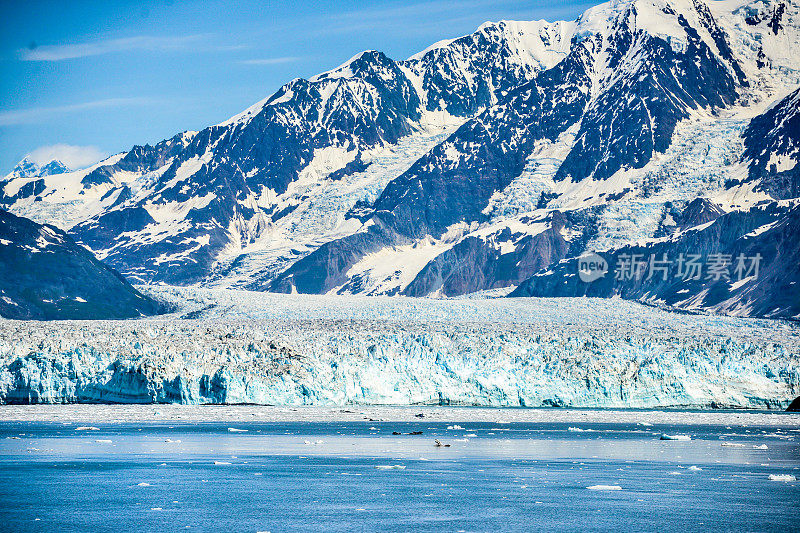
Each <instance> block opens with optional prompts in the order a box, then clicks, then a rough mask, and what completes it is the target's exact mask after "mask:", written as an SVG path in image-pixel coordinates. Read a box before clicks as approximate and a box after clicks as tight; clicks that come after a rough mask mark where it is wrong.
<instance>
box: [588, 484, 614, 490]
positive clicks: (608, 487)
mask: <svg viewBox="0 0 800 533" xmlns="http://www.w3.org/2000/svg"><path fill="white" fill-rule="evenodd" d="M586 488H587V489H589V490H622V487H620V486H619V485H592V486H590V487H586Z"/></svg>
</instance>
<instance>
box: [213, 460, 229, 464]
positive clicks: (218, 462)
mask: <svg viewBox="0 0 800 533" xmlns="http://www.w3.org/2000/svg"><path fill="white" fill-rule="evenodd" d="M214 464H215V465H229V464H231V463H229V462H228V461H214Z"/></svg>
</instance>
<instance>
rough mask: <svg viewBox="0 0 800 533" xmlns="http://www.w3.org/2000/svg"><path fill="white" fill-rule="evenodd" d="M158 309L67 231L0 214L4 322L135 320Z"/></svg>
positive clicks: (0, 292)
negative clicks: (9, 319)
mask: <svg viewBox="0 0 800 533" xmlns="http://www.w3.org/2000/svg"><path fill="white" fill-rule="evenodd" d="M159 307H160V304H158V303H157V302H155V301H154V300H153V299H152V298H150V297H147V296H144V295H143V294H141V293H140V292H139V291H137V290H136V289H134V288H133V287H131V285H130V283H128V282H127V281H126V280H125V278H123V277H122V276H121V275H120V274H119V273H118V272H116V271H115V270H113V269H111V268H109V267H108V266H106V265H104V264H103V263H101V262H100V261H98V260H97V259H95V258H94V257H93V256H92V254H91V253H90V252H89V251H87V250H86V249H84V248H83V247H81V246H79V245H78V244H76V243H75V241H73V240H72V238H71V237H70V236H69V235H67V234H66V233H64V232H63V231H61V230H59V229H58V228H56V227H54V226H49V225H42V224H37V223H35V222H33V221H31V220H28V219H25V218H21V217H17V216H15V215H12V214H11V213H9V212H7V211H3V210H0V317H3V318H13V319H20V320H31V319H33V320H52V319H109V318H131V317H140V316H143V315H152V314H155V313H157V312H158V311H159Z"/></svg>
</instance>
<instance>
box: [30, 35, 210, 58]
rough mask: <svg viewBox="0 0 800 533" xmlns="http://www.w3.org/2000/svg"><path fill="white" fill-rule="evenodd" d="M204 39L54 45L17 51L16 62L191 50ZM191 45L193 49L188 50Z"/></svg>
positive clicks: (149, 38)
mask: <svg viewBox="0 0 800 533" xmlns="http://www.w3.org/2000/svg"><path fill="white" fill-rule="evenodd" d="M205 37H206V36H205V35H186V36H179V37H153V36H147V35H140V36H137V37H127V38H124V39H110V40H106V41H95V42H89V43H77V44H57V45H47V46H38V47H36V48H33V49H22V50H19V58H20V59H22V60H23V61H63V60H65V59H76V58H80V57H89V56H97V55H102V54H110V53H114V52H126V51H130V50H150V51H153V50H159V51H164V50H184V49H188V48H191V49H194V48H195V46H196V45H197V43H198V41H200V40H202V39H204V38H205ZM190 45H195V46H191V47H190Z"/></svg>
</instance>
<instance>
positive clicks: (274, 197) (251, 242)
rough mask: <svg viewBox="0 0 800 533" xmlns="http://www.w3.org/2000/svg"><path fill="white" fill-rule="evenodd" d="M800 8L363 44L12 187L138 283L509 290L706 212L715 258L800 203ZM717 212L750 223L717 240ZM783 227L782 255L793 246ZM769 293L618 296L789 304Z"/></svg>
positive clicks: (694, 12)
mask: <svg viewBox="0 0 800 533" xmlns="http://www.w3.org/2000/svg"><path fill="white" fill-rule="evenodd" d="M798 17H800V2H798V1H797V0H756V1H752V2H750V1H747V0H741V1H740V0H725V1H722V2H716V1H715V2H707V3H706V2H703V1H702V0H648V1H645V0H612V1H611V2H608V3H605V4H601V5H599V6H596V7H594V8H591V9H589V10H588V11H587V12H586V13H584V14H583V15H582V16H581V17H579V18H578V19H577V20H575V21H571V22H554V23H550V22H545V21H537V22H508V21H503V22H498V23H487V24H485V25H483V26H481V28H479V29H478V30H477V31H476V32H475V33H474V34H471V35H468V36H464V37H461V38H458V39H454V40H448V41H442V42H439V43H436V44H435V45H433V46H432V47H430V48H429V49H427V50H425V51H423V52H421V53H419V54H416V55H415V56H412V57H411V58H409V59H407V60H404V61H395V60H392V59H390V58H388V57H386V56H385V55H384V54H382V53H380V52H377V51H368V52H364V53H362V54H359V55H358V56H356V57H354V58H353V59H351V60H349V61H347V62H346V63H344V64H343V65H342V66H340V67H338V68H336V69H333V70H331V71H329V72H326V73H323V74H320V75H318V76H314V77H312V78H310V79H308V80H305V79H297V80H293V81H291V82H289V83H287V84H286V85H285V86H283V87H282V88H281V89H279V90H278V91H277V92H276V93H275V94H274V95H272V96H270V97H268V98H266V99H265V100H263V101H261V102H258V103H257V104H255V105H253V106H251V107H250V108H249V109H247V110H245V111H244V112H243V113H241V114H239V115H237V116H235V117H232V118H231V119H230V120H228V121H226V122H224V123H221V124H218V125H215V126H211V127H209V128H206V129H205V130H203V131H200V132H184V133H181V134H178V135H176V136H174V137H173V138H171V139H168V140H165V141H162V142H160V143H158V144H156V145H155V146H149V145H146V146H137V147H134V148H133V149H132V150H131V151H129V152H126V153H123V154H118V155H116V156H113V157H111V158H109V159H108V160H106V161H103V162H101V163H100V164H98V165H95V166H93V167H91V168H89V169H86V170H82V171H77V172H69V173H65V174H60V175H57V176H45V177H44V178H34V177H28V176H22V175H14V174H13V173H12V175H9V176H8V177H6V178H5V179H4V180H3V181H0V203H2V204H3V205H5V206H6V207H7V208H8V209H10V210H11V211H13V212H15V213H18V214H23V215H25V216H30V217H32V218H34V219H38V220H45V219H50V220H54V221H56V223H57V224H59V225H60V226H61V227H62V228H64V229H68V230H69V231H70V233H71V234H72V235H73V236H74V237H75V238H76V239H77V240H78V241H79V242H81V243H83V244H84V245H87V246H88V247H90V248H91V249H92V250H94V251H95V252H96V253H97V254H98V256H99V257H100V258H101V259H103V260H105V261H107V262H108V263H109V264H111V265H112V266H114V267H115V268H117V269H119V270H120V271H121V272H122V273H123V274H124V275H125V276H127V277H128V278H129V279H131V280H136V281H141V282H168V283H173V284H190V283H200V284H204V285H209V286H219V287H247V288H251V289H256V290H269V291H280V292H293V291H298V292H307V293H357V294H407V295H414V296H423V295H442V296H454V295H459V294H465V293H469V292H474V291H480V290H485V289H501V288H507V290H511V289H512V288H514V287H516V286H518V285H520V284H523V282H525V280H527V279H529V278H531V277H532V276H533V275H534V274H537V273H538V274H537V275H538V278H537V279H543V278H542V273H544V272H549V271H550V270H552V269H550V268H549V267H550V266H551V265H554V264H556V263H557V262H558V261H560V260H562V259H568V258H574V257H577V256H579V255H580V254H581V253H583V252H585V251H589V250H594V251H613V250H622V249H624V247H625V246H633V245H634V244H635V245H636V246H641V247H643V248H642V249H644V250H646V251H647V254H650V251H651V250H655V249H656V247H658V246H660V248H658V249H659V250H662V249H664V244H663V243H662V241H663V240H664V239H667V240H670V242H673V241H674V242H677V241H680V240H681V239H684V237H681V235H684V234H685V233H684V232H686V231H687V230H688V229H689V228H690V227H692V226H698V225H700V227H699V228H698V229H697V231H696V232H695V233H698V232H704V231H711V232H712V233H705V234H704V235H705V237H703V243H704V244H703V245H704V248H703V253H706V254H710V253H720V249H722V248H726V247H729V246H733V244H732V243H734V242H735V241H736V240H737V239H741V238H743V236H744V235H745V233H751V232H759V234H761V233H764V232H766V231H767V229H768V228H767V227H766V226H764V227H754V226H753V224H755V223H757V222H758V221H761V220H764V219H763V217H762V216H761V215H760V214H759V213H760V212H762V211H764V210H768V209H767V208H764V207H763V206H762V205H761V204H762V203H763V202H776V201H778V200H783V201H786V202H788V203H786V202H784V203H781V204H780V207H773V208H769V209H783V210H785V211H786V216H788V217H791V216H794V215H792V213H794V211H792V210H791V208H790V207H789V205H790V204H791V202H792V199H794V198H797V197H798V172H800V170H798V169H799V168H800V167H798V166H797V159H798V157H799V156H798V149H797V147H798V145H799V143H800V133H799V132H798V121H797V114H798V96H797V94H798V93H797V90H798V87H799V86H800V59H798V58H797V57H795V55H796V54H794V53H793V52H792V50H796V49H799V48H800V24H798V20H800V19H798ZM698 199H704V200H703V201H701V202H700V203H699V204H698V203H697V200H698ZM705 200H708V201H707V202H705ZM704 206H705V207H704ZM775 206H778V204H775ZM698 209H699V211H698ZM717 211H718V212H717ZM712 214H713V215H722V214H730V215H731V217H730V219H728V218H726V219H724V220H737V221H739V222H736V223H735V224H733V225H732V226H731V227H732V228H733V227H735V228H738V229H735V230H734V229H732V230H731V231H734V232H735V231H745V229H746V230H747V231H745V233H740V234H738V235H735V236H734V235H730V236H728V240H727V241H725V242H721V241H717V240H715V239H716V238H718V235H716V234H714V233H713V232H714V231H716V229H715V228H716V226H715V225H712V226H711V227H703V226H702V224H706V223H708V222H709V217H710V216H711V215H712ZM743 220H744V221H743ZM773 222H774V220H769V221H766V222H764V224H772V223H773ZM759 228H761V229H759ZM770 235H771V234H770ZM787 235H788V236H787V238H786V239H784V240H782V241H781V243H780V246H781V248H780V249H779V250H777V251H774V250H773V252H774V253H773V256H774V257H777V258H778V259H775V260H776V261H777V263H775V264H773V265H772V266H771V268H774V269H780V268H782V267H781V265H783V266H785V263H782V262H784V261H787V260H788V259H787V258H789V257H793V252H792V251H793V250H795V251H796V250H797V248H800V243H798V238H797V237H796V236H795V235H794V234H792V233H788V234H787ZM684 240H685V239H684ZM681 242H683V241H681ZM758 242H759V243H762V244H764V246H769V245H768V244H766V243H767V240H766V237H765V238H762V239H760V240H758ZM769 242H770V243H771V241H769ZM658 243H662V244H658ZM695 244H696V243H694V242H689V241H686V243H685V244H682V245H675V246H673V247H672V248H670V249H669V251H670V253H672V252H678V250H683V248H682V247H683V246H694V245H695ZM759 245H760V244H759ZM784 247H788V249H786V248H784ZM748 251H749V252H754V253H755V252H758V250H756V245H753V246H751V247H750V248H748ZM766 251H767V250H764V252H766ZM698 253H700V252H698ZM762 255H763V254H762ZM614 257H616V256H614ZM559 268H561V267H559ZM564 268H566V267H564ZM553 272H556V273H558V272H561V270H559V269H555V270H553ZM571 274H575V271H573V272H571ZM552 275H554V274H551V276H552ZM561 281H566V280H561ZM558 283H560V284H561V285H565V286H566V285H569V283H566V284H565V283H561V282H558ZM558 283H557V282H556V281H552V282H548V284H546V286H548V287H551V286H553V284H558ZM754 283H755V282H754ZM758 285H759V286H760V287H761V288H760V289H759V290H750V288H745V287H744V286H737V287H736V288H733V289H731V291H732V293H731V295H730V297H728V298H722V299H719V298H716V297H715V298H711V299H709V298H707V297H705V296H703V297H700V295H701V293H703V291H708V290H710V289H711V287H710V286H707V285H706V284H705V283H700V284H691V285H689V286H686V287H684V286H681V287H677V286H676V287H674V288H675V289H676V290H678V291H684V290H688V291H690V293H691V294H690V296H696V297H697V298H691V297H690V296H686V297H678V296H677V295H676V294H672V293H670V290H671V289H669V288H664V287H662V288H660V289H659V290H658V291H656V292H653V291H645V292H646V293H647V294H645V292H642V291H641V290H639V288H633V287H629V288H625V289H623V288H622V287H619V286H617V285H614V286H613V287H612V288H611V289H610V292H608V294H612V293H613V294H622V295H623V296H624V297H632V298H644V299H653V300H658V301H661V302H669V303H671V304H673V305H677V306H680V307H692V308H704V309H707V308H714V309H718V310H720V311H725V312H733V313H745V314H747V313H751V314H768V315H770V316H796V313H797V311H796V309H795V307H793V306H792V305H784V306H780V309H778V310H777V311H775V310H774V309H772V308H769V309H768V308H767V307H768V306H767V304H766V302H768V301H769V300H770V299H771V298H772V297H773V296H774V295H775V294H777V292H775V291H778V290H779V289H778V288H777V287H775V288H773V289H771V288H770V286H769V285H768V284H767V283H761V282H759V283H758ZM524 286H525V287H531V286H532V284H531V283H525V284H524ZM537 286H545V285H541V284H540V285H537ZM786 288H788V290H789V291H795V292H791V293H790V294H793V295H797V296H798V298H797V299H800V292H797V291H799V290H800V289H798V288H797V287H796V284H792V285H789V286H787V287H784V289H786ZM519 290H520V291H523V289H522V285H520V289H519ZM524 290H529V289H524ZM564 290H566V289H564ZM586 290H590V289H586ZM591 290H598V289H591ZM534 292H535V293H536V294H540V293H541V291H540V290H539V289H536V290H534ZM553 294H560V292H559V291H556V290H554V292H553ZM604 294H605V293H604ZM681 294H686V293H681ZM715 294H716V293H715ZM720 298H721V297H720ZM723 301H724V302H727V303H725V304H724V305H723V304H722V302H723Z"/></svg>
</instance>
